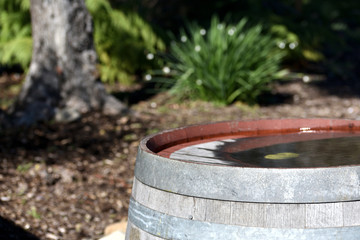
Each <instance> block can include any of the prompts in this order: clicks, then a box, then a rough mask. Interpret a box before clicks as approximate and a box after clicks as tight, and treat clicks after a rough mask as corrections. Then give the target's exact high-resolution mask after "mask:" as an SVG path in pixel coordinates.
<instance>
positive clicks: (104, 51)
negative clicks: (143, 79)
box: [86, 0, 165, 84]
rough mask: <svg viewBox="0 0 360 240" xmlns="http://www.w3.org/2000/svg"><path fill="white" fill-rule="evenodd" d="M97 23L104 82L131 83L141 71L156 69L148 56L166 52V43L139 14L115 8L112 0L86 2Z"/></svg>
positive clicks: (95, 24) (98, 49)
mask: <svg viewBox="0 0 360 240" xmlns="http://www.w3.org/2000/svg"><path fill="white" fill-rule="evenodd" d="M86 5H87V7H88V9H89V11H90V13H91V15H92V17H93V21H94V28H95V31H94V41H95V46H96V50H97V53H98V56H99V62H100V65H99V67H100V75H101V80H102V81H104V82H109V83H114V82H115V81H119V82H121V83H125V84H130V83H132V82H133V80H134V75H135V73H137V72H144V71H146V70H149V69H151V68H153V67H155V66H158V65H157V64H156V61H148V60H147V58H146V56H147V54H153V53H155V52H156V51H158V50H164V49H165V44H164V43H163V41H162V40H161V39H160V38H159V37H158V36H157V35H156V34H155V32H154V31H153V30H152V28H151V26H150V25H149V24H148V23H146V22H145V21H144V20H143V19H142V18H141V17H140V16H139V15H138V14H137V13H135V12H131V11H128V12H125V11H122V10H119V9H115V8H112V6H111V5H110V2H109V1H108V0H86Z"/></svg>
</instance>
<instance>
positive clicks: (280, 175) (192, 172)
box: [135, 148, 360, 203]
mask: <svg viewBox="0 0 360 240" xmlns="http://www.w3.org/2000/svg"><path fill="white" fill-rule="evenodd" d="M135 176H136V178H137V179H139V180H140V181H141V182H142V183H144V184H146V185H149V186H151V187H154V188H157V189H161V190H164V191H168V192H172V193H178V194H182V195H187V196H193V197H201V198H209V199H217V200H227V201H243V202H264V203H324V202H342V201H356V200H360V179H359V178H360V166H345V167H331V168H303V169H270V168H245V167H228V166H219V165H210V164H198V163H191V162H185V161H179V160H172V159H169V158H165V157H161V156H158V155H155V154H153V153H150V152H147V151H144V150H143V149H141V148H139V152H138V155H137V160H136V166H135Z"/></svg>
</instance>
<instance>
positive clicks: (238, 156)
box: [219, 135, 360, 168]
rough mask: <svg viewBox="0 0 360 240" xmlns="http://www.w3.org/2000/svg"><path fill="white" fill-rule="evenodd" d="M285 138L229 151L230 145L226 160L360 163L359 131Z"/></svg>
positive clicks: (288, 164)
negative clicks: (273, 142) (334, 135)
mask: <svg viewBox="0 0 360 240" xmlns="http://www.w3.org/2000/svg"><path fill="white" fill-rule="evenodd" d="M280 137H282V136H280ZM264 138H267V140H268V142H269V143H271V142H272V139H273V138H274V136H268V137H263V138H262V141H264V140H266V139H264ZM277 138H279V136H278V137H277ZM247 140H248V141H249V140H250V139H247ZM247 140H246V139H238V140H237V143H236V144H235V145H236V146H239V147H240V148H241V146H242V144H246V141H247ZM265 142H266V141H265ZM275 142H276V141H275ZM283 142H285V143H277V144H274V145H270V146H269V144H263V145H262V146H263V147H255V148H250V149H248V150H241V149H239V151H233V150H232V151H227V150H226V147H225V148H222V149H221V150H222V152H223V153H224V154H225V155H224V156H223V157H224V158H225V159H226V160H228V161H233V163H234V165H238V166H239V165H240V166H252V167H266V168H309V167H333V166H343V165H358V164H360V136H359V135H353V136H348V137H335V138H327V139H317V140H307V141H296V142H287V141H285V140H284V141H283ZM286 142H287V143H286ZM219 150H220V149H219ZM225 156H226V157H225Z"/></svg>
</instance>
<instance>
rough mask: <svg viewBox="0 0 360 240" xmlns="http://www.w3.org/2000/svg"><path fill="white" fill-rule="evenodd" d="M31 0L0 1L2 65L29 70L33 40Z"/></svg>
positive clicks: (0, 53)
mask: <svg viewBox="0 0 360 240" xmlns="http://www.w3.org/2000/svg"><path fill="white" fill-rule="evenodd" d="M29 9H30V2H29V0H12V1H0V32H1V34H0V63H1V64H8V65H15V64H20V65H21V67H22V68H23V69H27V68H28V66H29V64H30V60H31V51H32V39H31V26H30V12H29Z"/></svg>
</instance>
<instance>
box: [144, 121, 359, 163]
mask: <svg viewBox="0 0 360 240" xmlns="http://www.w3.org/2000/svg"><path fill="white" fill-rule="evenodd" d="M306 131H317V132H320V131H321V132H335V131H336V132H359V133H360V121H357V120H345V119H270V120H269V119H267V120H253V121H229V122H218V123H210V124H200V125H192V126H187V127H182V128H177V129H172V130H167V131H163V132H160V133H157V134H154V135H150V136H148V137H146V138H145V139H144V140H143V141H142V142H141V144H140V147H141V148H142V149H143V150H145V151H147V152H150V153H153V154H156V155H159V156H163V157H169V156H170V154H171V153H173V152H174V151H176V150H178V149H181V148H183V147H186V146H190V145H194V144H199V143H204V142H209V141H215V140H221V139H228V138H242V137H251V136H254V137H255V136H267V135H277V134H288V133H297V132H306Z"/></svg>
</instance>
